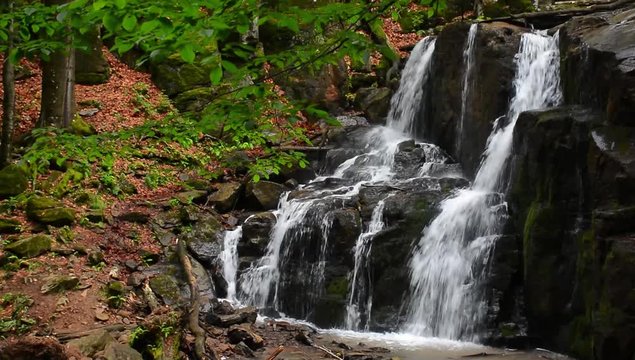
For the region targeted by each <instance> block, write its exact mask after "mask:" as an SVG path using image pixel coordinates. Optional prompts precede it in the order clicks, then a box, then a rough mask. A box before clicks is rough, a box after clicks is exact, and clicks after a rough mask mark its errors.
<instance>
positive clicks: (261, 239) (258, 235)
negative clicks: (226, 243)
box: [238, 212, 276, 257]
mask: <svg viewBox="0 0 635 360" xmlns="http://www.w3.org/2000/svg"><path fill="white" fill-rule="evenodd" d="M275 224H276V216H275V215H274V214H273V213H271V212H261V213H257V214H254V215H252V216H250V217H248V218H247V220H245V222H244V223H243V227H242V229H243V235H242V238H241V240H240V242H239V243H238V254H239V256H241V257H242V256H263V255H264V253H265V249H266V248H267V244H268V243H269V234H270V233H271V229H272V228H273V226H274V225H275Z"/></svg>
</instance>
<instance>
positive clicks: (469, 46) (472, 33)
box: [456, 24, 478, 153]
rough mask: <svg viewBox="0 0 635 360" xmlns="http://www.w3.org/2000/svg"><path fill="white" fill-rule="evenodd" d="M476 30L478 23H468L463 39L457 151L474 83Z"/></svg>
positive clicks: (458, 151)
mask: <svg viewBox="0 0 635 360" xmlns="http://www.w3.org/2000/svg"><path fill="white" fill-rule="evenodd" d="M477 30H478V24H472V25H470V30H469V31H468V33H467V40H466V41H465V47H464V48H463V68H464V69H465V70H464V72H463V84H462V85H463V90H461V117H460V119H459V126H458V129H457V132H456V148H457V153H460V151H461V142H462V140H463V126H464V124H465V116H466V113H467V105H468V98H469V96H470V92H471V90H472V87H473V85H474V82H473V81H472V72H473V68H474V59H475V58H476V56H475V52H476V46H475V45H474V42H475V40H476V32H477Z"/></svg>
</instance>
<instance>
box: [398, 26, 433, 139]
mask: <svg viewBox="0 0 635 360" xmlns="http://www.w3.org/2000/svg"><path fill="white" fill-rule="evenodd" d="M435 41H436V39H435V38H434V37H427V38H425V39H423V40H421V41H419V43H418V44H417V45H416V46H415V48H414V49H413V50H412V53H411V54H410V58H409V59H408V62H407V63H406V66H405V67H404V70H403V72H402V74H401V81H400V82H399V89H398V90H397V92H396V93H395V95H394V96H393V97H392V99H391V100H390V112H389V113H388V120H387V121H386V125H387V127H388V128H391V129H394V130H395V131H397V132H400V133H402V134H407V135H410V136H414V135H415V122H414V119H415V117H416V115H417V112H418V111H419V109H420V108H421V101H422V99H424V98H425V91H426V86H425V85H426V83H427V82H428V79H429V77H430V60H431V59H432V53H434V44H435Z"/></svg>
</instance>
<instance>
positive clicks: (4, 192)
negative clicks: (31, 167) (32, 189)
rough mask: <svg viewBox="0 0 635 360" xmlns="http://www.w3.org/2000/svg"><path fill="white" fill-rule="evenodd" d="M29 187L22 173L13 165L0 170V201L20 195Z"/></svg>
mask: <svg viewBox="0 0 635 360" xmlns="http://www.w3.org/2000/svg"><path fill="white" fill-rule="evenodd" d="M28 187H29V180H28V179H27V177H26V175H25V173H24V171H23V170H22V169H21V168H20V167H19V166H18V165H15V164H11V165H8V166H5V167H4V168H3V169H2V170H0V199H5V198H8V197H11V196H16V195H19V194H22V193H23V192H24V191H25V190H26V189H27V188H28Z"/></svg>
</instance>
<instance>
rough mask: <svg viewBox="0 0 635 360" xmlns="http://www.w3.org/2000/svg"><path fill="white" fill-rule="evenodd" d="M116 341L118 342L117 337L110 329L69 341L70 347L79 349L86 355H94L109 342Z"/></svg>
mask: <svg viewBox="0 0 635 360" xmlns="http://www.w3.org/2000/svg"><path fill="white" fill-rule="evenodd" d="M114 342H116V341H115V339H114V338H113V337H112V336H111V335H110V333H109V332H108V331H106V330H101V331H97V332H96V333H93V334H91V335H88V336H84V337H81V338H78V339H74V340H71V341H69V342H68V347H70V348H74V349H77V350H79V352H80V353H81V354H82V355H84V356H88V357H92V356H94V355H95V354H96V353H98V352H100V351H103V350H104V349H105V348H106V346H108V344H111V343H114Z"/></svg>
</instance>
